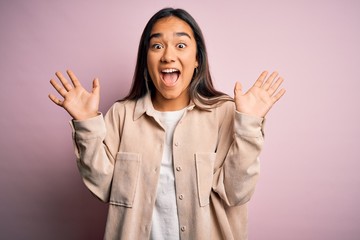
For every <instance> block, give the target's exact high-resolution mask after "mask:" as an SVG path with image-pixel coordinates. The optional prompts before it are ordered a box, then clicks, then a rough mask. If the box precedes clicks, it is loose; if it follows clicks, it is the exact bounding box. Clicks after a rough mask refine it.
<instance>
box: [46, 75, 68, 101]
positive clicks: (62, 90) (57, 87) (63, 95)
mask: <svg viewBox="0 0 360 240" xmlns="http://www.w3.org/2000/svg"><path fill="white" fill-rule="evenodd" d="M50 83H51V85H52V86H53V87H54V88H55V90H56V91H57V92H58V93H59V94H60V95H61V96H62V97H65V95H66V93H67V91H66V90H65V89H64V88H63V87H61V86H60V84H58V83H57V82H56V81H55V80H54V79H51V80H50Z"/></svg>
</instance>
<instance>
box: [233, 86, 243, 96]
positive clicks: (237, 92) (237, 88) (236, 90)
mask: <svg viewBox="0 0 360 240" xmlns="http://www.w3.org/2000/svg"><path fill="white" fill-rule="evenodd" d="M238 95H242V85H241V83H239V82H236V83H235V87H234V98H236V96H238Z"/></svg>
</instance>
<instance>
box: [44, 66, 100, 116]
mask: <svg viewBox="0 0 360 240" xmlns="http://www.w3.org/2000/svg"><path fill="white" fill-rule="evenodd" d="M67 74H68V75H69V77H70V80H71V82H72V84H70V83H69V82H68V81H67V80H66V78H65V77H64V76H63V75H62V74H61V72H56V73H55V75H56V76H57V77H58V79H59V80H60V82H61V84H62V86H61V85H60V84H58V83H57V82H56V81H55V80H54V79H51V80H50V83H51V85H52V86H53V87H54V88H55V89H56V91H57V92H58V93H59V94H60V95H61V96H62V97H63V98H64V100H63V101H61V100H60V99H58V98H57V97H56V96H54V95H53V94H49V98H50V99H51V101H53V102H54V103H55V104H56V105H58V106H60V107H62V108H64V109H65V110H66V111H67V112H68V113H69V114H70V115H71V116H72V117H73V118H74V119H75V120H84V119H88V118H91V117H95V116H97V115H98V111H99V102H100V84H99V79H97V78H95V79H94V81H93V89H92V91H91V92H88V91H86V90H85V89H84V88H83V87H82V86H81V83H80V82H79V80H78V79H77V78H76V76H75V75H74V73H73V72H72V71H70V70H68V71H67Z"/></svg>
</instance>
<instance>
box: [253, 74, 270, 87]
mask: <svg viewBox="0 0 360 240" xmlns="http://www.w3.org/2000/svg"><path fill="white" fill-rule="evenodd" d="M267 74H268V72H267V71H263V72H262V73H261V74H260V76H259V78H258V79H257V80H256V81H255V83H254V86H255V87H261V86H262V85H263V82H264V79H265V78H266V76H267Z"/></svg>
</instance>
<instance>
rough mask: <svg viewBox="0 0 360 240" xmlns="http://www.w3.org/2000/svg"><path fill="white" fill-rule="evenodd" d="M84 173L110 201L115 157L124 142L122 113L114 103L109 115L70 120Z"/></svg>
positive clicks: (89, 185) (94, 189)
mask: <svg viewBox="0 0 360 240" xmlns="http://www.w3.org/2000/svg"><path fill="white" fill-rule="evenodd" d="M70 124H71V126H72V129H73V134H72V136H73V142H74V147H75V155H76V159H77V165H78V168H79V172H80V175H81V177H82V179H83V181H84V183H85V185H86V187H87V188H88V189H89V190H90V191H91V192H92V193H93V194H94V195H95V196H97V197H98V198H99V199H100V200H102V201H104V202H108V201H109V197H110V188H111V182H112V176H113V171H114V164H115V156H116V153H117V149H118V148H119V145H120V134H121V133H120V131H119V124H120V119H119V114H116V109H115V107H114V106H113V107H112V108H111V109H110V110H109V112H108V113H107V114H106V116H105V118H104V117H103V115H102V114H101V113H100V114H99V115H98V116H96V117H94V118H91V119H87V120H82V121H76V120H73V121H71V122H70Z"/></svg>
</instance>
